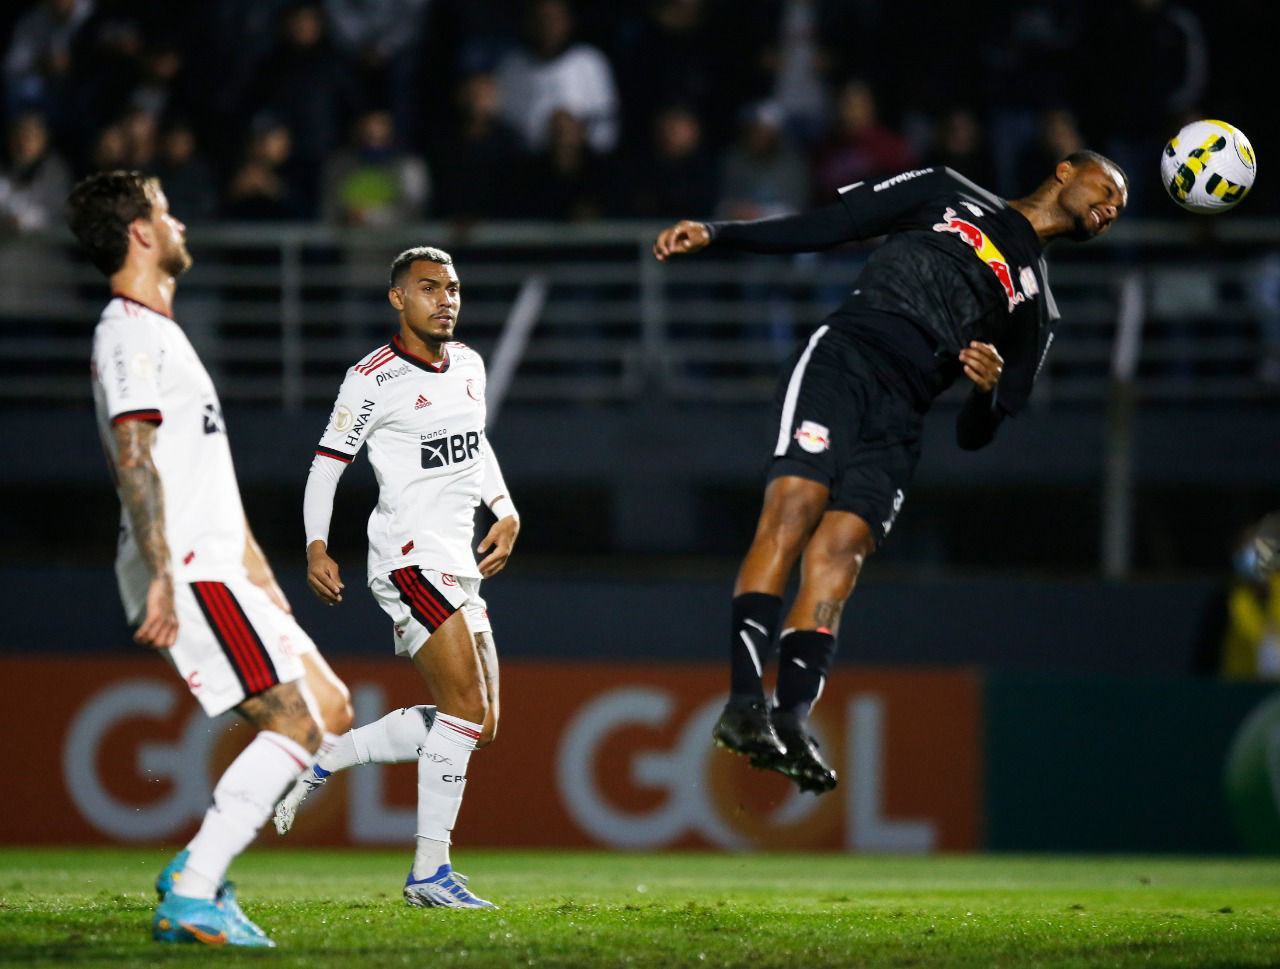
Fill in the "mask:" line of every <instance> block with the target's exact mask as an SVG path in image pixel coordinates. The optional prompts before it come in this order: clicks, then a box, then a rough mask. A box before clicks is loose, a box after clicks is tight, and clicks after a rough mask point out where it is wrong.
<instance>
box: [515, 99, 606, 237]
mask: <svg viewBox="0 0 1280 969" xmlns="http://www.w3.org/2000/svg"><path fill="white" fill-rule="evenodd" d="M548 127H549V128H550V132H551V135H550V141H549V142H548V144H547V147H546V150H544V151H542V152H540V153H539V154H537V155H535V156H534V157H533V159H532V160H531V161H529V162H528V163H527V164H526V175H527V178H528V182H527V183H526V189H525V191H523V192H522V193H521V195H522V196H523V197H524V199H525V201H526V208H525V210H524V214H525V215H526V216H528V217H530V218H535V219H556V220H563V221H569V222H584V221H588V220H590V219H598V218H600V217H601V216H602V215H603V214H604V212H605V206H606V204H607V202H608V190H609V184H608V173H607V169H606V163H605V161H604V159H602V158H601V157H600V156H598V155H597V154H596V153H595V152H594V151H592V150H591V146H590V144H589V143H588V141H587V138H588V135H587V124H586V122H584V121H583V120H582V119H581V118H579V117H578V116H577V115H574V114H572V113H570V112H569V111H566V110H564V109H557V110H556V111H553V112H552V113H551V119H550V121H549V123H548Z"/></svg>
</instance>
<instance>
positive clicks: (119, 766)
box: [0, 655, 1280, 854]
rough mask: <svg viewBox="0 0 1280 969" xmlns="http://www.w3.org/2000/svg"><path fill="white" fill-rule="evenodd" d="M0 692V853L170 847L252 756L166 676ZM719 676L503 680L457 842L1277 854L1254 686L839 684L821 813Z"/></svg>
mask: <svg viewBox="0 0 1280 969" xmlns="http://www.w3.org/2000/svg"><path fill="white" fill-rule="evenodd" d="M338 666H339V669H340V671H341V673H342V675H343V676H344V678H345V679H346V680H347V682H348V683H349V685H350V686H351V687H352V691H353V700H354V704H355V707H356V718H357V720H358V721H360V722H368V721H369V720H372V719H374V718H376V717H378V716H380V715H381V714H382V713H384V712H385V711H387V710H389V709H394V708H395V707H398V706H401V705H405V704H411V703H414V702H415V701H420V700H421V699H422V696H421V692H422V691H421V688H420V686H419V685H418V684H417V681H416V677H415V676H414V675H413V673H412V671H411V670H409V668H408V667H407V666H406V665H405V664H403V663H397V662H394V661H391V660H383V661H372V660H344V661H342V662H340V663H339V664H338ZM0 677H3V681H4V682H5V683H6V684H9V686H10V691H9V694H10V695H9V697H8V699H7V701H6V704H5V705H4V707H3V709H2V710H0V727H2V728H3V731H4V733H3V735H4V736H5V737H6V738H7V740H8V743H6V744H5V745H4V746H3V748H2V749H0V772H2V774H3V776H4V777H5V778H6V788H7V791H8V796H7V799H6V810H5V820H4V823H3V826H2V827H0V840H3V841H4V842H8V843H17V844H31V843H95V842H124V843H152V842H164V843H175V842H180V841H181V840H183V839H185V838H187V837H188V836H189V835H190V834H191V833H192V832H193V831H194V828H195V825H196V823H197V822H198V820H199V818H200V816H201V815H202V813H203V811H204V809H205V806H206V805H207V803H208V799H209V796H210V792H211V789H212V784H213V781H214V779H215V778H216V776H217V775H218V774H219V773H220V772H221V770H222V768H223V767H224V766H225V765H226V764H227V763H229V762H230V760H231V758H232V757H233V756H234V755H235V753H236V752H237V751H238V750H239V748H240V747H241V746H243V744H244V743H245V742H247V740H248V738H249V736H250V733H249V730H248V729H247V728H246V727H244V726H243V725H242V724H239V723H238V722H236V721H235V720H234V718H233V717H231V716H228V717H225V718H222V719H220V720H218V721H209V720H208V719H207V718H205V717H204V715H203V714H202V713H201V711H200V710H199V708H198V707H197V706H196V704H195V702H194V701H193V700H192V698H191V697H190V696H189V695H188V693H187V691H186V689H185V688H184V686H183V685H182V684H181V683H180V682H179V681H178V680H177V678H176V677H174V676H173V675H172V673H171V672H170V671H169V670H168V669H167V668H166V667H165V665H164V664H163V663H162V662H161V661H160V660H159V659H158V658H155V657H134V658H129V659H125V658H118V659H117V658H111V659H106V658H94V657H89V656H85V655H65V656H45V657H43V658H40V659H19V658H0ZM723 680H724V677H723V670H722V669H721V668H720V666H719V664H690V663H656V662H655V663H647V664H643V665H640V664H625V663H602V662H584V661H576V662H561V663H552V662H535V661H515V662H511V663H509V664H508V665H507V666H506V668H505V669H504V675H503V697H502V709H503V725H502V728H501V735H500V738H499V740H498V742H497V743H495V744H494V746H493V747H492V748H489V749H487V750H486V751H484V752H483V753H482V754H480V755H478V756H477V757H476V759H475V761H474V763H473V766H472V771H471V774H470V780H471V784H470V785H469V788H468V793H467V803H466V807H465V808H464V811H463V815H462V818H461V821H460V826H459V829H458V840H459V842H460V843H463V844H467V845H476V846H481V845H494V846H499V845H504V846H529V847H533V846H538V847H568V846H577V847H589V846H597V847H610V848H623V849H635V850H642V849H704V850H705V849H716V850H733V851H745V850H754V849H771V848H795V849H811V850H827V851H851V852H884V853H902V854H924V853H932V852H940V851H972V850H980V849H1001V850H1046V851H1050V850H1052V851H1061V850H1080V851H1086V850H1087V851H1098V850H1115V851H1136V850H1141V851H1154V852H1209V851H1215V852H1216V851H1233V850H1240V849H1242V848H1245V847H1250V848H1254V849H1259V850H1271V851H1275V850H1280V843H1277V842H1280V838H1277V837H1276V832H1277V831H1280V808H1278V806H1277V805H1278V803H1280V756H1277V752H1278V751H1280V702H1277V701H1275V700H1274V699H1270V698H1271V697H1272V696H1273V691H1272V690H1270V689H1268V688H1266V687H1263V686H1259V685H1252V684H1224V683H1210V682H1193V681H1188V680H1184V679H1179V678H1152V677H1145V678H1133V677H1127V678H1126V677H1101V676H1091V677H1083V676H1050V675H1045V674H1013V673H1011V674H996V675H988V676H984V675H982V674H980V673H979V672H977V671H976V670H973V669H970V668H927V667H916V668H910V669H903V668H883V667H850V668H845V669H843V670H841V671H840V672H839V673H837V674H836V675H835V676H833V677H832V679H831V681H830V683H829V684H828V686H827V689H826V692H825V695H824V698H823V700H822V702H821V704H820V705H819V706H818V708H817V711H816V714H815V717H816V719H815V725H816V729H817V733H818V735H819V738H820V741H821V743H822V747H823V750H824V751H825V753H826V754H827V756H828V757H829V758H830V759H831V761H832V763H833V764H834V765H835V766H836V767H837V769H838V770H839V771H840V774H841V778H842V782H841V785H840V787H839V788H838V789H837V790H836V791H835V792H834V793H832V794H829V795H827V796H824V797H821V798H815V797H812V796H803V797H802V796H799V795H796V794H794V793H793V791H792V789H791V787H790V785H789V784H787V783H786V782H785V781H784V780H783V779H782V778H780V777H778V776H776V775H771V774H762V773H759V772H755V771H752V770H750V769H749V768H747V767H746V766H745V765H744V764H743V763H742V762H741V760H740V759H738V758H735V757H732V756H730V755H728V754H726V753H724V752H722V751H719V750H717V749H716V748H714V747H713V746H712V745H711V743H710V742H709V737H710V730H711V725H712V723H713V722H714V719H715V716H716V714H717V712H718V709H719V707H720V705H721V704H722V703H723V699H724V697H723V689H724V682H723ZM1229 763H1231V764H1232V765H1233V766H1232V769H1231V771H1228V770H1227V767H1228V764H1229ZM415 781H416V772H415V770H414V769H413V768H412V767H411V766H409V765H393V766H366V767H362V768H359V769H356V770H353V771H350V772H348V773H347V774H345V775H341V776H339V777H338V778H335V780H334V781H333V782H331V783H330V784H329V785H327V786H326V788H325V789H324V791H323V792H322V793H321V794H320V795H317V796H316V798H315V800H314V802H313V803H309V804H308V806H307V809H306V810H305V813H304V814H303V816H302V819H301V820H300V822H299V824H298V825H297V827H296V829H295V831H294V832H293V833H292V834H291V835H290V836H289V842H288V843H289V844H296V845H310V844H316V845H319V844H324V845H333V844H345V845H397V844H400V845H403V844H407V843H409V842H410V841H411V837H412V834H413V830H414V808H413V803H414V795H415ZM262 837H263V842H264V843H265V844H267V845H271V844H275V843H277V839H276V836H275V835H274V834H273V833H270V832H268V833H266V834H264V835H263V836H262Z"/></svg>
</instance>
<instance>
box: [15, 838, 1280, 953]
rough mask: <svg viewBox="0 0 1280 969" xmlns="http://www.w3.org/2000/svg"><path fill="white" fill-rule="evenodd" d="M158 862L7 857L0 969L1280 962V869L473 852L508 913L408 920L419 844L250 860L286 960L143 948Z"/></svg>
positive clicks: (1231, 863) (1042, 860)
mask: <svg viewBox="0 0 1280 969" xmlns="http://www.w3.org/2000/svg"><path fill="white" fill-rule="evenodd" d="M166 860H167V856H166V855H165V854H163V853H161V852H158V851H155V850H128V849H119V850H96V849H95V850H35V849H0V965H3V966H17V965H21V966H24V967H38V966H67V965H88V966H158V965H164V966H204V965H213V964H217V965H229V964H235V965H248V964H252V965H254V966H259V967H267V966H270V967H271V969H276V967H285V966H289V967H293V966H299V967H301V966H307V967H316V966H321V967H328V966H333V967H342V969H362V967H365V966H416V967H422V969H442V967H488V966H522V967H523V966H548V967H560V966H584V967H586V966H590V967H609V966H618V967H644V966H653V967H659V966H660V967H663V969H670V967H678V966H751V967H754V969H765V967H775V966H776V967H784V966H785V967H787V969H808V967H818V966H833V967H834V966H839V967H851V966H895V967H935V966H947V967H951V966H982V967H993V966H1007V967H1011V969H1012V967H1018V969H1022V967H1036V966H1054V967H1066V966H1071V967H1080V969H1085V967H1088V969H1096V967H1110V966H1162V967H1163V966H1186V967H1196V969H1208V967H1229V966H1231V967H1234V966H1276V965H1280V859H1275V860H1265V861H1258V860H1249V859H1169V858H1148V857H1144V858H1128V857H1074V858H1063V857H1027V856H977V857H943V858H919V859H917V858H911V859H903V858H867V857H847V856H841V855H781V854H779V855H709V854H685V855H642V854H610V853H603V852H602V853H588V852H581V853H578V852H545V853H537V852H522V853H515V852H480V851H467V852H459V853H458V855H457V859H456V860H457V861H458V863H459V867H460V868H461V869H462V870H464V871H466V872H468V873H469V874H470V875H471V876H472V885H473V887H474V888H476V890H477V891H479V893H480V894H482V895H484V896H486V897H488V898H491V899H493V900H494V901H496V902H498V903H499V904H500V905H501V906H502V908H501V910H500V911H498V912H447V911H423V910H419V909H410V908H408V907H407V906H405V905H404V904H403V903H402V901H401V899H400V885H401V884H402V882H403V879H404V872H405V868H406V860H407V854H406V853H405V852H394V853H391V852H321V851H307V852H302V851H298V852H285V851H276V852H267V851H256V852H250V854H249V855H248V856H246V857H245V858H243V859H241V860H240V861H238V862H237V863H236V867H235V870H234V872H233V875H234V877H235V878H236V879H237V881H238V882H239V884H240V895H241V901H242V902H243V904H244V906H245V908H246V910H247V911H248V912H249V914H250V916H251V917H253V918H254V919H255V920H256V921H258V922H259V923H260V924H261V925H262V926H263V927H264V928H266V929H267V930H268V931H269V932H270V933H271V934H272V936H273V937H274V938H275V940H276V942H277V943H278V944H279V948H278V949H276V950H274V951H270V952H261V951H257V952H245V951H228V950H219V951H211V950H208V949H204V948H203V947H198V946H161V945H158V944H155V943H152V942H151V941H150V938H149V934H148V928H149V924H150V917H151V910H152V907H153V905H154V896H153V894H152V893H151V891H150V883H151V880H152V879H153V878H154V876H155V873H156V872H157V871H158V870H159V868H160V867H161V866H162V865H163V864H164V862H165V861H166Z"/></svg>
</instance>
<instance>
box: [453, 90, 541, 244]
mask: <svg viewBox="0 0 1280 969" xmlns="http://www.w3.org/2000/svg"><path fill="white" fill-rule="evenodd" d="M521 155H522V147H521V144H520V136H519V135H518V134H517V133H516V131H515V129H514V128H512V127H511V126H510V125H508V124H507V123H506V121H504V120H503V118H502V99H501V91H500V89H499V87H498V81H497V78H496V77H494V75H493V74H491V73H488V72H479V73H476V74H472V75H470V76H469V77H467V78H466V80H464V81H463V82H462V84H461V86H460V87H459V89H458V121H457V127H456V129H455V130H454V131H453V132H452V133H451V134H450V136H449V137H448V138H446V139H444V140H443V141H441V142H440V145H439V151H438V152H437V153H436V154H435V156H434V157H433V158H432V162H431V167H432V171H433V172H434V173H435V175H436V185H437V191H436V193H435V203H434V205H433V208H434V210H435V212H436V214H437V215H441V216H444V217H446V218H451V219H464V220H470V219H501V218H510V217H511V216H512V215H513V212H512V205H513V202H514V201H515V199H514V188H515V176H516V171H517V169H518V167H519V165H521V164H523V159H522V157H521Z"/></svg>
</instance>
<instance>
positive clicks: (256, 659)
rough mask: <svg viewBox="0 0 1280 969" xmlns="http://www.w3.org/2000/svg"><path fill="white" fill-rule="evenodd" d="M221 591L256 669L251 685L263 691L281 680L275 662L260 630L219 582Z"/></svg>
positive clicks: (232, 620) (254, 689) (233, 622)
mask: <svg viewBox="0 0 1280 969" xmlns="http://www.w3.org/2000/svg"><path fill="white" fill-rule="evenodd" d="M219 591H220V592H221V593H222V595H223V597H224V598H225V599H226V602H227V609H228V611H229V613H230V615H231V622H232V625H233V626H235V628H236V631H237V633H238V634H239V636H240V638H241V640H242V641H243V642H244V645H245V652H246V653H247V655H248V656H249V659H250V662H252V663H253V667H254V670H255V671H256V679H255V680H254V682H253V683H251V684H250V685H251V686H252V687H253V691H254V692H255V693H261V692H262V691H263V690H266V689H268V688H270V687H272V686H275V685H276V684H277V683H278V682H280V678H279V677H278V676H276V670H275V664H274V663H272V662H271V657H270V656H269V655H268V654H267V648H266V647H265V646H264V645H262V640H261V639H260V638H259V637H258V631H257V630H256V629H254V628H253V623H251V622H249V617H248V616H246V615H245V612H244V609H242V608H241V606H240V603H239V601H237V599H236V597H235V596H234V595H232V593H231V590H230V589H228V588H227V587H226V586H225V585H221V584H219Z"/></svg>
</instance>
